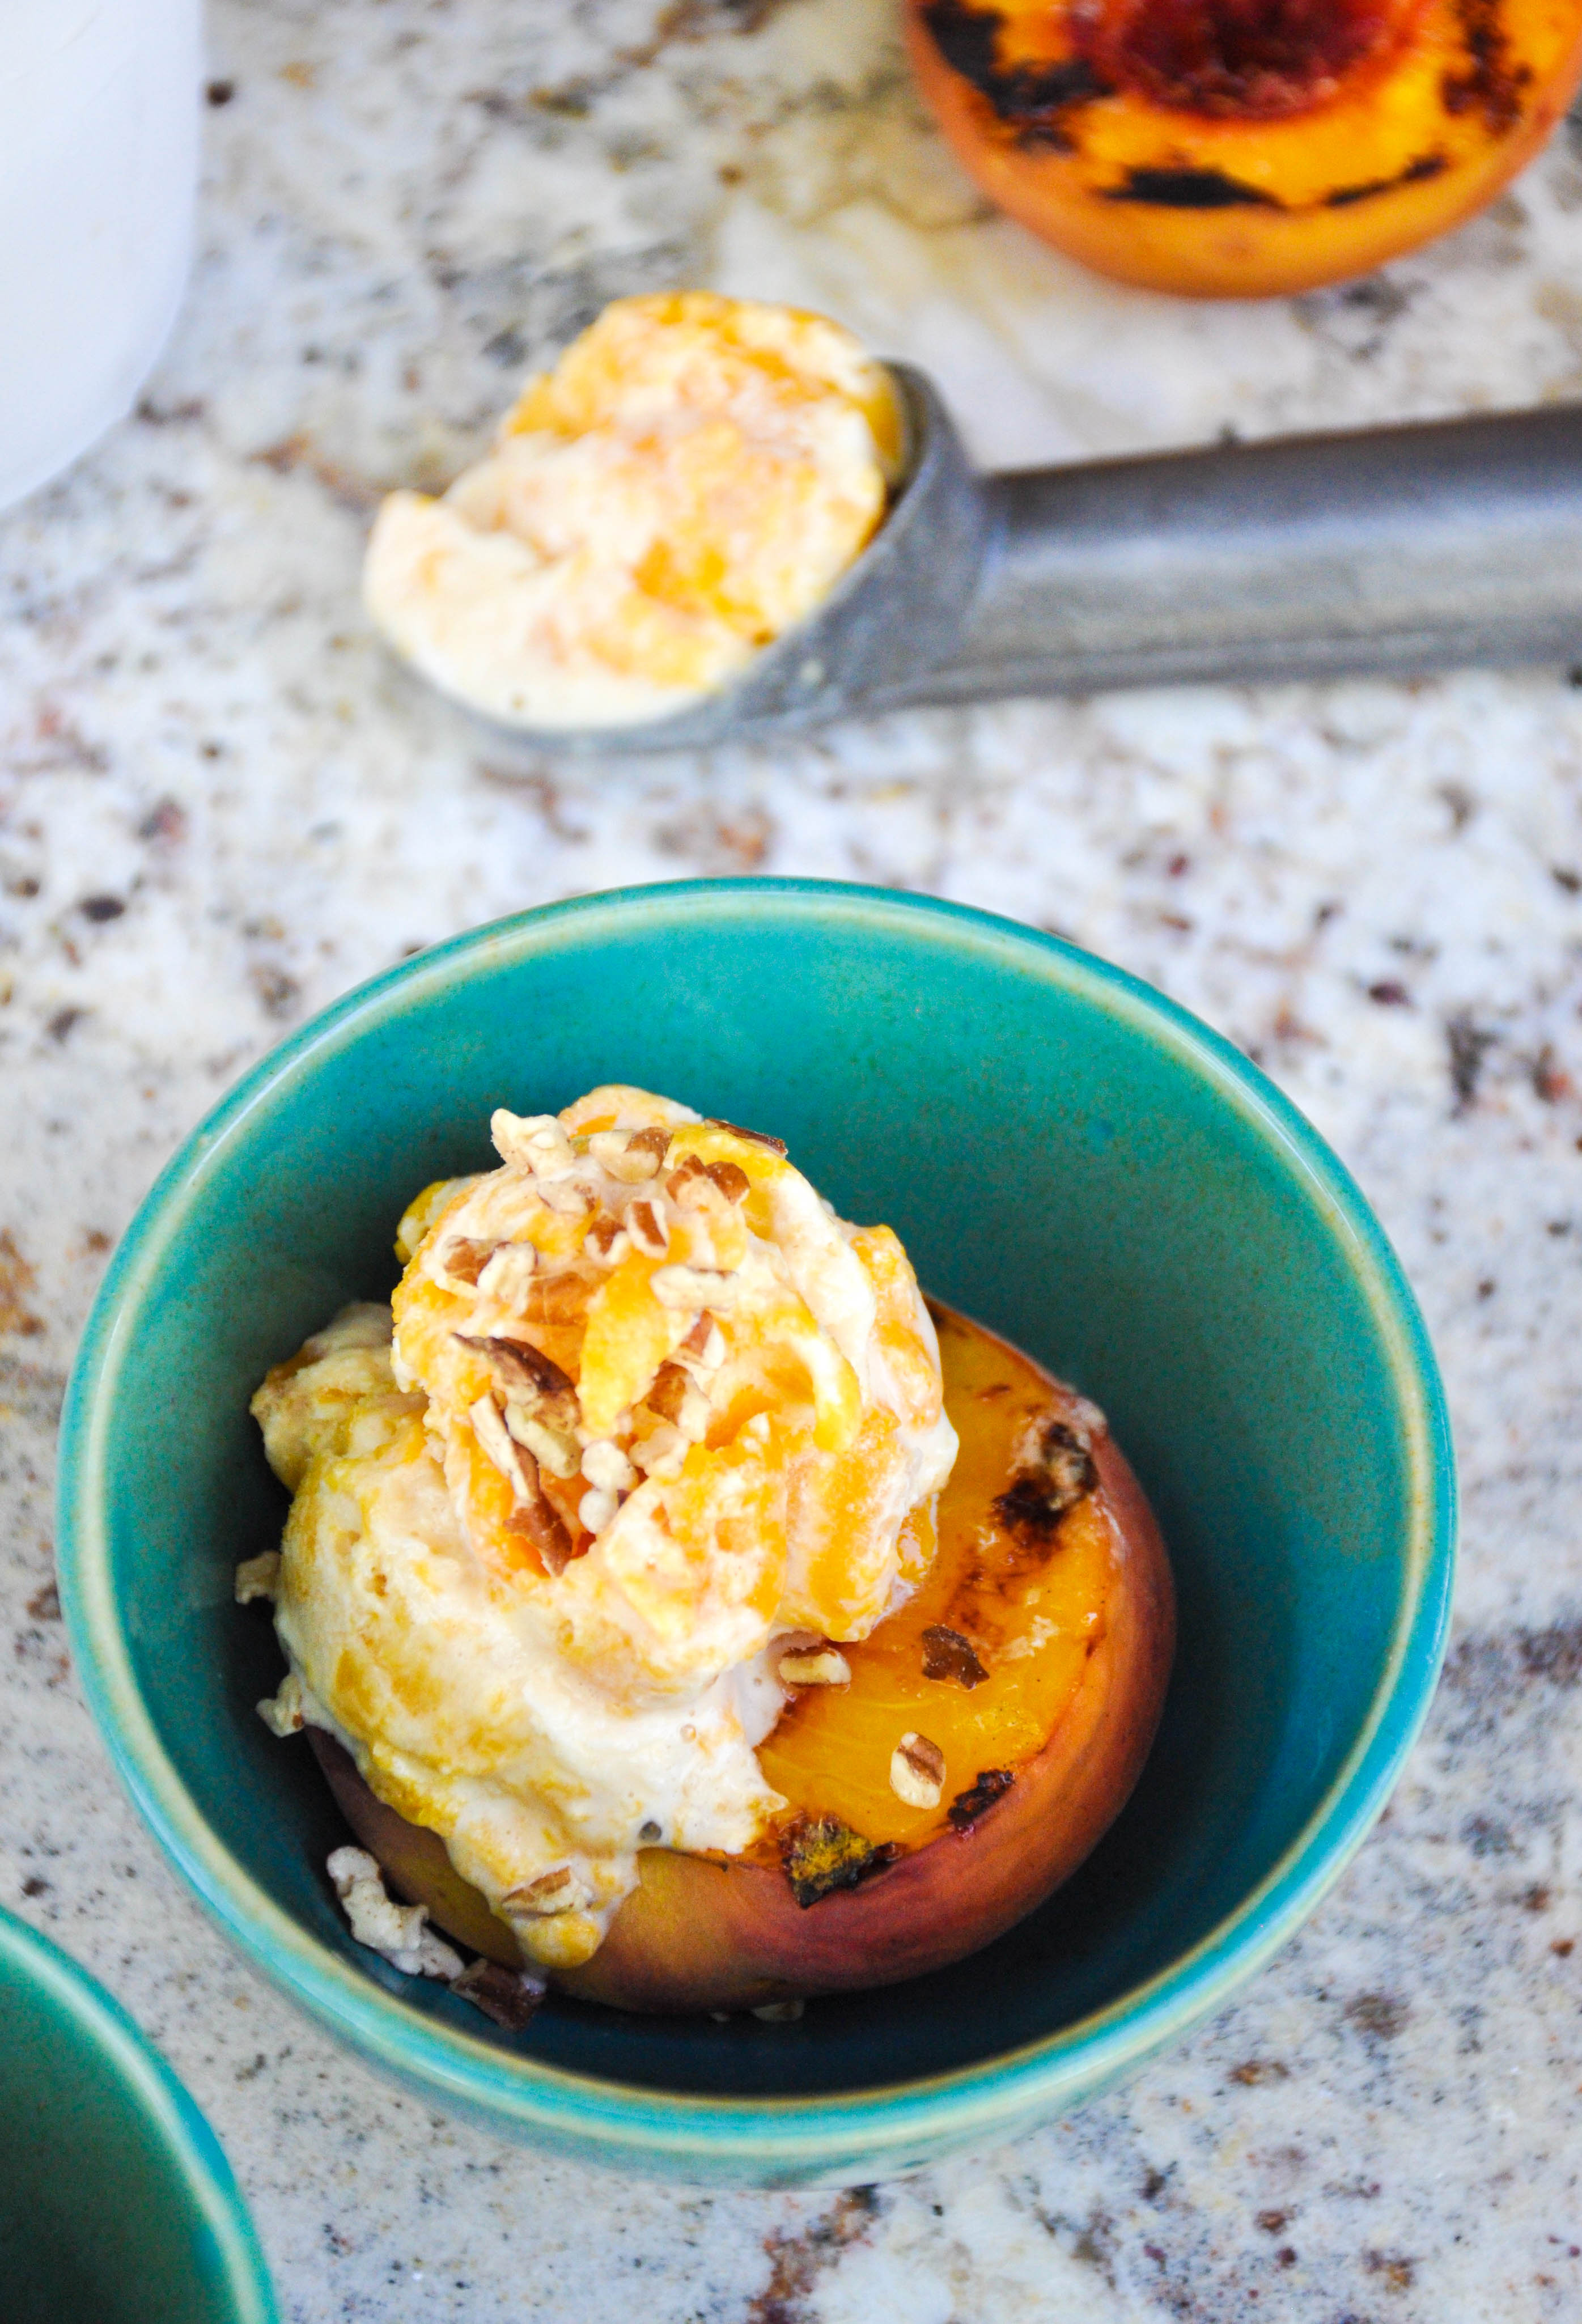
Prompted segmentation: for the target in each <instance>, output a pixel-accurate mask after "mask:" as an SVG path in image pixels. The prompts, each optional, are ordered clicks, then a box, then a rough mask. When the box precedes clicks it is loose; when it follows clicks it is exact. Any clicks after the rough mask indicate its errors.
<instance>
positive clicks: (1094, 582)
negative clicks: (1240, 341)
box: [897, 408, 1582, 702]
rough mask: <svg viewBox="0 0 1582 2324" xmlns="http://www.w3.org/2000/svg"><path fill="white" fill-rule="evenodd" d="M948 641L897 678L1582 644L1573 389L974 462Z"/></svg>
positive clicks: (1043, 685) (1138, 672)
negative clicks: (1211, 438)
mask: <svg viewBox="0 0 1582 2324" xmlns="http://www.w3.org/2000/svg"><path fill="white" fill-rule="evenodd" d="M981 489H982V493H983V496H984V500H985V503H986V504H987V508H988V512H989V538H988V540H987V543H986V551H985V556H984V560H983V564H982V566H981V568H980V577H979V582H978V586H977V589H976V591H975V593H974V595H973V596H972V598H971V599H970V602H969V604H968V605H967V607H966V608H965V618H964V621H963V625H962V632H961V643H960V646H959V648H958V650H957V651H956V652H955V653H954V654H952V657H951V659H950V660H949V661H948V662H947V663H946V664H945V665H944V666H943V668H940V669H934V670H932V671H927V672H920V673H918V676H917V678H916V680H915V683H914V685H913V687H911V688H909V689H900V690H898V693H897V698H905V699H906V700H910V701H915V702H952V701H953V702H961V701H968V700H972V699H978V698H981V697H983V696H1001V695H1016V694H1050V693H1054V694H1063V693H1072V692H1079V691H1081V692H1085V691H1087V690H1089V689H1090V688H1098V687H1113V686H1148V685H1158V684H1168V683H1173V682H1175V681H1179V680H1182V679H1192V678H1219V679H1227V678H1233V679H1234V678H1243V679H1253V678H1319V677H1336V676H1345V675H1349V674H1353V673H1357V672H1370V671H1371V672H1379V671H1384V672H1388V673H1390V674H1392V675H1394V676H1408V675H1415V674H1417V673H1420V672H1421V671H1424V670H1429V669H1454V668H1459V667H1464V666H1467V665H1468V664H1473V663H1483V664H1507V665H1508V664H1513V663H1519V662H1550V661H1564V660H1568V659H1574V658H1577V657H1578V656H1582V409H1565V408H1556V409H1550V410H1535V411H1522V412H1513V413H1509V414H1503V415H1501V416H1499V417H1497V418H1490V419H1476V420H1449V421H1439V422H1433V423H1430V424H1427V425H1424V426H1420V427H1411V428H1388V429H1378V430H1375V431H1373V432H1370V433H1367V434H1352V435H1332V436H1306V437H1294V438H1283V439H1281V440H1277V441H1274V442H1272V443H1265V444H1254V445H1247V446H1224V447H1219V448H1217V449H1215V450H1212V451H1207V452H1184V453H1175V454H1172V455H1169V456H1167V457H1164V458H1153V459H1142V460H1109V461H1105V462H1103V463H1102V464H1101V465H1099V466H1091V467H1071V468H1044V469H1032V470H1027V471H1024V472H1021V473H1013V474H1009V475H998V476H990V477H987V478H985V479H984V481H983V484H982V487H981Z"/></svg>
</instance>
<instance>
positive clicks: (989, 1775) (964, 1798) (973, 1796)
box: [945, 1767, 1016, 1838]
mask: <svg viewBox="0 0 1582 2324" xmlns="http://www.w3.org/2000/svg"><path fill="white" fill-rule="evenodd" d="M1015 1782H1016V1777H1015V1775H1012V1773H1011V1771H1010V1769H1009V1768H1008V1767H985V1768H983V1769H982V1770H981V1771H980V1774H979V1777H978V1781H977V1782H976V1783H975V1784H970V1785H969V1787H968V1789H967V1790H966V1791H964V1792H958V1793H957V1794H956V1796H955V1798H954V1799H953V1800H952V1802H951V1804H950V1806H949V1807H948V1808H947V1809H946V1810H945V1813H946V1814H947V1815H948V1816H949V1818H950V1820H951V1821H952V1823H953V1824H954V1825H955V1827H956V1830H957V1831H959V1832H960V1833H961V1835H962V1837H963V1838H965V1836H966V1835H967V1833H968V1832H970V1831H971V1829H972V1827H973V1825H974V1824H975V1823H976V1822H977V1821H978V1820H979V1818H980V1816H983V1815H986V1814H987V1813H988V1812H989V1809H990V1808H991V1807H992V1806H993V1805H994V1803H995V1802H996V1800H998V1799H1000V1798H1002V1797H1003V1796H1004V1794H1006V1793H1007V1792H1008V1791H1009V1790H1010V1788H1011V1785H1012V1784H1014V1783H1015Z"/></svg>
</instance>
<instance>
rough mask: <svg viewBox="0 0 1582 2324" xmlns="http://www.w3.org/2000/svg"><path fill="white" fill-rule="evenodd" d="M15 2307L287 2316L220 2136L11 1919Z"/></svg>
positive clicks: (66, 1968) (8, 2098) (0, 2028)
mask: <svg viewBox="0 0 1582 2324" xmlns="http://www.w3.org/2000/svg"><path fill="white" fill-rule="evenodd" d="M0 2315H4V2316H5V2319H6V2324H78V2319H80V2324H275V2305H274V2301H273V2300H272V2299H271V2296H270V2289H269V2279H268V2277H267V2276H266V2275H265V2273H264V2268H263V2260H262V2255H261V2254H260V2252H259V2248H258V2245H257V2243H256V2241H255V2240H254V2237H253V2227H252V2225H251V2222H250V2221H249V2219H248V2217H247V2213H246V2210H245V2209H244V2206H243V2202H242V2198H241V2196H240V2195H239V2194H238V2193H237V2191H236V2182H235V2180H234V2179H233V2178H232V2176H231V2171H230V2165H229V2164H228V2163H226V2161H225V2156H224V2155H223V2154H222V2153H220V2150H219V2145H218V2144H217V2142H216V2138H215V2135H214V2133H213V2132H212V2131H211V2130H210V2128H209V2126H208V2125H207V2123H206V2122H205V2120H204V2118H203V2116H201V2115H200V2114H199V2113H198V2108H197V2107H195V2106H194V2105H193V2103H192V2101H191V2099H190V2098H189V2097H188V2095H187V2093H186V2091H185V2090H184V2089H182V2088H181V2085H180V2083H179V2081H178V2080H176V2077H175V2075H174V2074H172V2073H171V2071H170V2068H169V2067H168V2066H167V2065H166V2064H165V2063H164V2061H163V2060H162V2059H161V2058H159V2057H157V2056H156V2055H155V2054H154V2052H153V2051H152V2050H151V2049H150V2047H149V2045H148V2043H146V2042H145V2041H144V2040H143V2036H142V2034H141V2033H139V2032H138V2030H137V2028H136V2026H135V2025H133V2023H132V2020H131V2019H130V2017H128V2016H127V2015H126V2013H125V2011H124V2009H121V2008H119V2007H118V2006H116V2004H115V2002H113V2001H112V2000H111V1999H110V1997H109V1995H108V1994H107V1993H105V1992H103V1991H101V1989H100V1987H98V1986H97V1985H95V1984H94V1982H93V1980H92V1979H91V1978H87V1977H85V1976H84V1974H83V1972H82V1970H81V1969H78V1967H77V1966H76V1964H75V1963H74V1962H72V1961H69V1960H67V1958H66V1956H65V1954H64V1953H62V1952H59V1951H57V1950H56V1949H55V1947H54V1946H53V1945H51V1944H49V1943H46V1941H45V1940H44V1939H43V1938H42V1937H41V1936H39V1935H37V1934H36V1933H35V1932H34V1931H32V1929H29V1928H26V1927H24V1926H23V1923H22V1922H20V1921H14V1920H13V1919H12V1917H11V1915H10V1914H8V1913H0Z"/></svg>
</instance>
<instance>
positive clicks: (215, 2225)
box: [0, 1908, 279, 2324]
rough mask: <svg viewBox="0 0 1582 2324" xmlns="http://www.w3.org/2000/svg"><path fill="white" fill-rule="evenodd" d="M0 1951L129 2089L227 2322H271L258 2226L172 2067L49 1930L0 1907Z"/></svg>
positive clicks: (274, 2321)
mask: <svg viewBox="0 0 1582 2324" xmlns="http://www.w3.org/2000/svg"><path fill="white" fill-rule="evenodd" d="M0 1960H4V1961H5V1964H6V1965H7V1966H8V1967H9V1968H11V1969H15V1970H17V1971H19V1972H20V1973H21V1974H22V1975H23V1977H25V1978H26V1979H27V1981H28V1983H29V1984H30V1985H31V1986H32V1987H34V1988H35V1989H36V1990H38V1991H40V1992H41V1993H43V1994H44V1995H45V1996H46V1997H48V1998H49V1999H50V2000H51V2001H52V2002H54V2003H55V2005H56V2006H57V2007H58V2008H59V2009H60V2012H61V2014H62V2015H63V2016H65V2017H66V2018H67V2019H68V2020H69V2023H70V2025H71V2029H72V2031H73V2033H74V2034H75V2035H76V2036H77V2038H78V2041H79V2042H80V2043H83V2044H84V2045H85V2046H86V2047H87V2048H88V2049H89V2050H91V2051H92V2052H93V2053H94V2055H95V2056H96V2058H97V2060H98V2061H99V2062H100V2063H101V2064H102V2065H103V2066H105V2067H106V2070H108V2072H109V2074H110V2075H111V2076H112V2078H113V2079H114V2080H115V2082H116V2083H117V2084H118V2085H119V2086H120V2088H121V2089H123V2090H124V2092H126V2094H127V2095H128V2096H129V2097H130V2098H131V2099H132V2100H133V2104H134V2105H135V2107H136V2108H137V2112H138V2114H139V2116H141V2118H142V2120H143V2123H144V2124H145V2126H147V2127H148V2128H149V2129H150V2130H152V2133H153V2134H154V2135H155V2137H156V2138H157V2140H158V2142H159V2144H160V2146H161V2149H162V2151H163V2153H164V2157H165V2160H166V2161H167V2163H169V2164H170V2166H171V2167H172V2168H173V2170H174V2172H175V2173H176V2175H177V2176H178V2177H179V2180H180V2182H181V2184H182V2186H183V2188H184V2189H185V2190H186V2192H187V2193H188V2194H189V2196H190V2197H191V2198H192V2199H193V2201H194V2202H195V2203H196V2205H197V2208H198V2213H199V2215H200V2217H201V2218H202V2219H203V2222H204V2225H205V2226H206V2227H207V2229H208V2231H209V2233H210V2235H211V2236H213V2238H214V2247H215V2250H216V2253H217V2254H218V2256H219V2263H220V2277H221V2282H222V2283H223V2286H224V2290H225V2297H226V2301H227V2306H226V2309H225V2316H226V2318H227V2319H229V2324H277V2318H278V2312H279V2311H278V2310H277V2309H276V2307H275V2301H274V2293H273V2291H272V2289H271V2284H270V2280H269V2271H268V2269H267V2268H266V2266H265V2264H264V2258H263V2253H262V2249H261V2247H260V2245H259V2241H258V2232H257V2229H256V2228H255V2227H253V2219H252V2216H251V2214H250V2213H249V2211H248V2209H247V2205H246V2203H245V2201H244V2199H243V2195H242V2190H241V2189H240V2188H239V2187H238V2186H237V2184H236V2181H235V2174H234V2173H233V2172H232V2169H231V2166H230V2163H228V2162H227V2161H226V2159H225V2150H224V2148H223V2147H222V2146H221V2144H220V2143H219V2140H218V2139H217V2138H216V2136H215V2134H214V2132H213V2131H212V2130H211V2129H210V2128H209V2126H208V2124H207V2121H206V2120H205V2119H204V2117H203V2116H202V2114H201V2113H200V2112H199V2111H198V2105H197V2102H196V2100H195V2099H194V2098H193V2097H192V2095H191V2093H190V2091H189V2090H188V2089H186V2088H185V2087H184V2086H183V2084H182V2083H181V2082H180V2081H179V2080H178V2079H177V2077H176V2074H175V2072H174V2070H172V2069H171V2067H170V2066H169V2065H168V2064H167V2063H166V2061H165V2060H164V2059H163V2058H161V2055H160V2053H159V2052H158V2051H157V2050H156V2049H155V2048H154V2046H153V2044H152V2042H150V2040H149V2039H148V2036H147V2035H146V2034H145V2033H143V2031H142V2030H141V2028H140V2027H139V2026H138V2025H137V2024H135V2023H134V2021H133V2019H132V2018H131V2017H130V2016H129V2015H127V2013H126V2011H125V2010H124V2008H123V2007H122V2006H121V2004H120V2003H119V2002H118V2001H117V2000H115V1997H114V1996H113V1995H111V1994H108V1993H106V1990H105V1988H104V1987H103V1986H102V1985H100V1984H99V1983H98V1982H97V1979H96V1978H91V1977H90V1976H89V1975H88V1973H87V1970H86V1969H84V1968H83V1967H82V1965H81V1963H80V1962H79V1961H75V1960H72V1958H71V1956H70V1954H69V1953H67V1952H63V1951H62V1950H61V1949H60V1946H59V1945H58V1944H56V1943H55V1942H54V1941H53V1940H52V1939H51V1938H49V1937H47V1936H45V1935H44V1933H43V1932H42V1931H41V1930H39V1929H35V1928H34V1927H33V1926H32V1923H29V1922H27V1921H23V1920H22V1919H20V1918H19V1917H18V1916H17V1915H16V1914H14V1913H10V1912H7V1911H5V1909H4V1908H0Z"/></svg>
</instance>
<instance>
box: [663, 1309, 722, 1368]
mask: <svg viewBox="0 0 1582 2324" xmlns="http://www.w3.org/2000/svg"><path fill="white" fill-rule="evenodd" d="M675 1360H676V1362H677V1363H678V1364H686V1365H689V1366H690V1367H691V1369H693V1370H694V1371H699V1372H714V1371H718V1370H719V1369H720V1366H721V1365H722V1363H723V1362H724V1360H725V1334H724V1333H723V1332H722V1331H721V1329H720V1326H719V1325H718V1323H715V1321H714V1319H713V1316H712V1315H700V1316H699V1317H698V1319H697V1322H696V1323H694V1325H693V1327H692V1329H691V1331H690V1332H689V1333H687V1335H686V1337H685V1340H683V1342H681V1345H680V1346H679V1347H678V1348H677V1349H676V1356H675Z"/></svg>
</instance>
